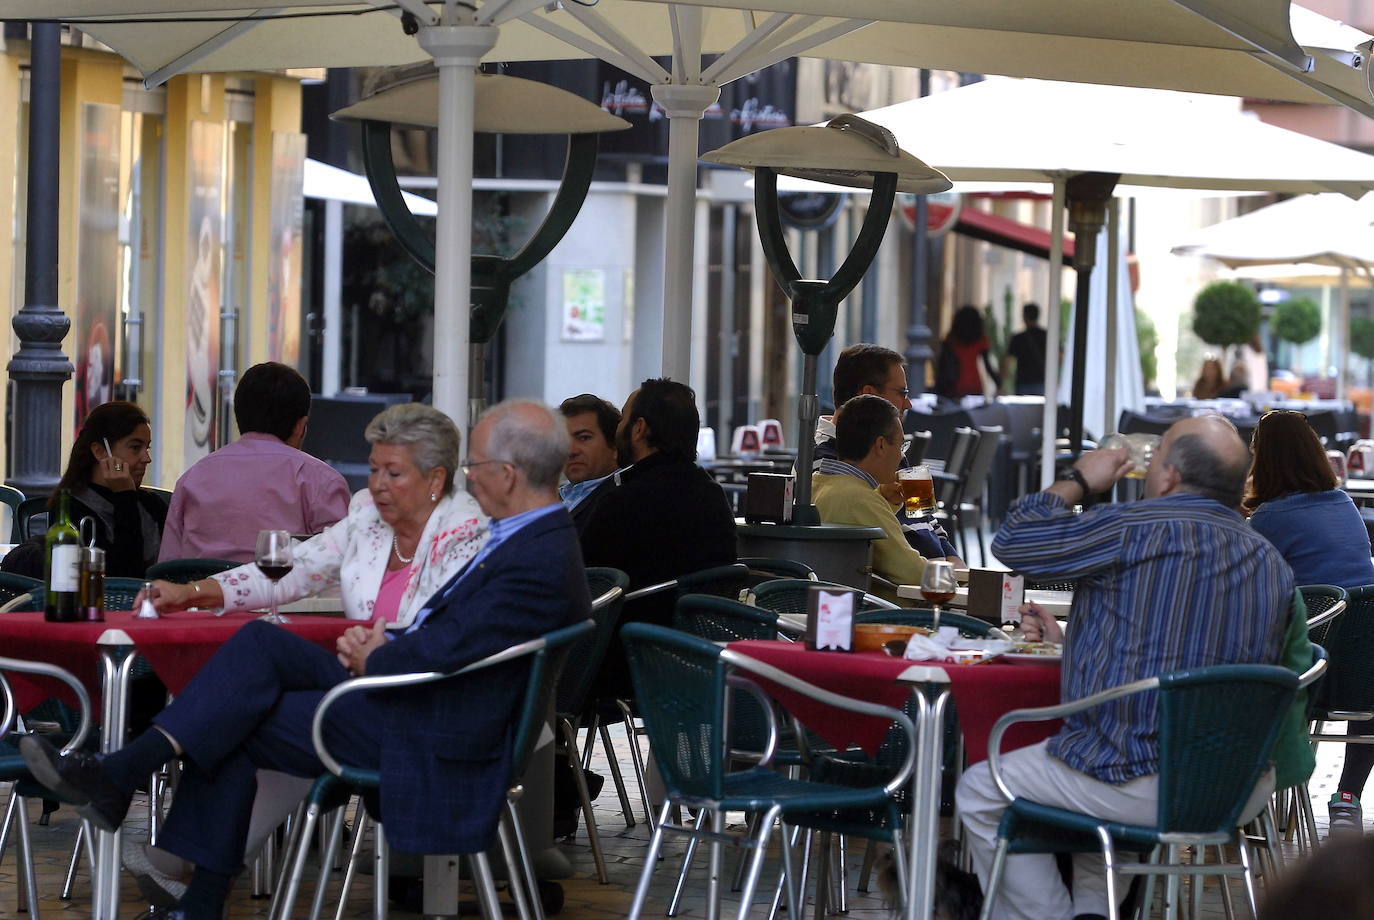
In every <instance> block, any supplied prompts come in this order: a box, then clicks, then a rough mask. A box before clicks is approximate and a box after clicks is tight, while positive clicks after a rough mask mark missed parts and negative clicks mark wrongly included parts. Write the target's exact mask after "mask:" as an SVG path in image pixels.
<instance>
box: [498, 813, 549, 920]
mask: <svg viewBox="0 0 1374 920" xmlns="http://www.w3.org/2000/svg"><path fill="white" fill-rule="evenodd" d="M522 791H523V790H522ZM518 798H519V796H518V795H517V796H516V798H514V799H513V798H507V799H506V815H507V817H509V818H510V825H511V835H512V836H513V837H514V838H515V855H516V856H517V857H519V868H520V873H521V875H522V876H523V877H524V880H525V887H526V889H527V890H528V891H529V894H530V902H531V904H532V909H531V911H530V913H531V914H532V915H533V916H534V920H544V902H543V901H541V900H539V876H538V875H536V874H535V871H534V861H533V860H532V859H530V847H529V841H527V840H526V839H525V829H524V828H523V827H522V826H521V825H520V813H519V812H518V811H516V808H515V802H516V800H517V799H518ZM509 871H511V872H514V870H513V869H512V870H509ZM511 884H512V885H514V884H515V879H514V878H513V877H512V879H511Z"/></svg>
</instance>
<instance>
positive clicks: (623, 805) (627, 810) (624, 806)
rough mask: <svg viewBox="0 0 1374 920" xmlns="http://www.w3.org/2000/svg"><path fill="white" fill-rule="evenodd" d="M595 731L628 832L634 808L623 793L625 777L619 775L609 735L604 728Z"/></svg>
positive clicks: (631, 823) (631, 824) (617, 762)
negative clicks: (599, 740) (598, 735)
mask: <svg viewBox="0 0 1374 920" xmlns="http://www.w3.org/2000/svg"><path fill="white" fill-rule="evenodd" d="M597 731H598V732H599V733H600V735H601V748H602V750H604V751H605V752H606V760H607V762H608V763H609V765H610V769H611V782H613V783H615V794H616V795H617V796H618V797H619V798H620V813H621V814H622V815H624V816H625V829H626V830H629V829H630V828H632V827H634V826H635V813H634V808H633V807H632V806H631V805H630V796H629V794H628V793H627V792H626V791H625V777H624V776H622V775H621V773H620V761H619V760H617V759H616V756H615V746H614V745H612V744H611V733H610V732H609V731H607V730H606V726H604V725H602V726H599V728H598V729H597Z"/></svg>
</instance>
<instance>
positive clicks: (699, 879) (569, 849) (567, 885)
mask: <svg viewBox="0 0 1374 920" xmlns="http://www.w3.org/2000/svg"><path fill="white" fill-rule="evenodd" d="M617 742H618V746H619V747H620V749H621V753H622V760H623V762H624V763H625V764H626V765H627V767H628V762H629V758H628V752H627V750H626V749H625V748H624V745H625V743H626V742H625V739H624V737H623V735H620V736H617ZM1341 757H1342V746H1341V745H1338V744H1323V745H1321V746H1320V749H1319V761H1318V767H1317V772H1316V774H1315V775H1314V776H1313V779H1312V784H1311V788H1312V797H1313V800H1314V805H1315V811H1316V816H1317V822H1318V824H1319V826H1320V831H1321V835H1322V836H1323V837H1325V834H1326V807H1325V802H1326V800H1327V798H1328V797H1329V796H1330V794H1331V790H1332V789H1333V788H1334V784H1335V781H1336V777H1337V776H1338V775H1339V772H1340V764H1341ZM593 769H595V770H596V771H597V772H600V773H602V774H603V775H605V774H606V772H607V770H606V764H605V762H604V759H603V758H601V756H600V754H599V753H598V755H597V757H596V760H595V761H594V763H593ZM631 793H632V796H633V786H632V787H631ZM0 795H3V796H5V798H4V799H0V801H6V800H7V796H8V790H3V791H0ZM137 811H139V808H138V805H137V804H136V805H135V812H137ZM596 811H597V817H598V823H599V825H600V826H601V827H602V828H603V838H602V839H603V845H604V848H605V851H606V858H607V862H608V863H609V866H608V868H609V874H610V877H611V881H610V884H608V885H600V884H598V883H597V881H596V877H595V867H594V864H593V861H592V856H591V849H590V847H589V846H588V845H587V840H586V836H585V834H582V833H580V832H579V834H578V836H577V837H576V839H575V840H574V841H573V842H572V843H571V844H565V845H563V850H564V851H565V852H566V854H567V855H568V857H569V858H570V860H571V862H572V865H573V876H572V877H571V878H569V879H566V880H564V881H563V886H564V890H565V893H566V904H565V906H564V908H563V911H562V913H561V914H560V915H559V916H560V917H563V918H570V920H609V918H613V917H624V916H625V915H626V914H627V912H628V910H629V905H630V901H631V898H632V896H633V892H634V886H635V884H636V882H637V881H638V877H639V874H640V870H641V868H642V867H643V864H644V860H643V854H644V852H645V850H646V849H647V842H648V831H647V829H646V827H645V825H644V823H643V820H642V815H638V814H637V816H636V817H637V819H638V822H637V824H636V826H635V827H634V828H633V829H630V830H627V829H626V828H625V825H624V821H623V819H622V818H621V815H620V809H619V805H618V803H617V800H616V796H615V791H614V789H613V787H612V785H611V783H610V782H609V780H608V781H607V783H606V788H605V790H604V791H603V792H602V794H601V797H600V798H599V799H598V801H597V803H596ZM636 811H638V807H636ZM144 813H145V814H146V811H145V812H144ZM36 815H37V811H36V810H35V811H34V812H33V817H36ZM1368 820H1369V819H1368V818H1367V819H1366V822H1367V823H1368ZM141 822H142V819H141V818H138V817H137V816H136V817H135V818H134V819H133V820H132V821H131V823H132V824H134V825H135V826H137V825H139V824H140V823H141ZM76 823H77V822H76V821H75V818H74V815H73V813H72V812H71V811H70V810H69V809H64V810H62V811H59V812H58V813H57V814H56V815H54V820H53V822H52V824H51V825H50V826H49V827H38V826H36V825H35V826H32V827H31V831H32V834H33V841H34V846H35V848H36V850H37V852H38V864H39V865H38V873H39V875H38V884H39V890H40V892H41V896H42V902H41V905H40V907H41V910H42V912H43V913H44V914H47V915H49V916H64V917H76V916H83V915H88V914H89V907H90V881H89V876H88V874H87V872H86V867H85V865H84V863H83V865H82V868H81V871H80V874H79V875H78V879H77V883H76V887H75V891H74V893H73V898H72V900H70V901H63V900H60V899H59V897H58V895H59V893H60V890H61V887H62V881H63V878H64V876H65V872H66V867H67V860H68V857H69V855H70V852H71V847H72V841H73V839H74V835H75V830H76ZM136 833H140V834H141V833H142V828H139V829H138V830H137V831H136ZM681 849H682V844H681V843H676V842H674V843H670V844H669V846H668V854H669V858H668V859H665V860H663V861H662V862H661V863H660V867H659V869H658V871H657V872H656V873H655V875H654V884H653V888H652V890H651V894H650V901H649V905H648V908H647V909H646V911H645V916H646V917H657V916H661V915H662V911H663V910H664V909H665V907H666V904H667V899H668V897H669V895H670V894H671V891H672V885H673V883H674V881H675V877H676V872H677V867H678V865H679V854H680V852H681ZM1288 849H1289V850H1291V849H1292V847H1291V845H1289V847H1288ZM862 855H863V850H862V843H857V844H856V845H855V846H854V848H853V849H852V850H851V851H850V853H849V865H850V871H851V875H850V877H851V886H852V885H853V881H852V880H853V879H854V878H856V877H857V873H858V870H859V865H860V862H861V860H862ZM697 865H698V869H697V871H696V873H695V874H694V876H693V878H692V882H691V883H690V884H689V886H688V893H687V896H686V899H685V901H684V906H683V908H682V910H681V913H680V915H681V916H684V917H689V918H690V917H701V916H704V914H705V896H704V895H705V892H704V889H705V882H704V875H705V861H704V855H703V856H701V857H699V859H698V863H697ZM777 865H778V861H777V860H776V859H773V860H770V863H769V868H768V869H765V874H764V878H763V881H762V883H761V885H760V890H761V891H763V892H767V893H768V894H769V895H771V892H772V890H773V885H774V882H775V881H776V878H777V869H776V867H777ZM15 871H16V870H15V855H14V847H13V846H11V847H8V848H7V851H6V852H5V854H4V858H3V859H2V860H0V918H6V920H7V918H15V917H16V916H27V914H18V913H17V911H16V878H15ZM371 881H372V879H371V876H369V875H363V876H361V877H360V878H359V880H358V882H357V883H356V885H355V888H354V891H353V893H352V895H351V897H350V899H349V903H348V905H347V909H346V911H345V914H344V916H345V917H346V918H366V917H368V916H370V914H371V908H370V903H371V902H370V898H371V888H372V886H371ZM334 886H335V887H337V881H336V882H334ZM875 887H876V886H875ZM309 890H310V889H308V888H307V892H308V891H309ZM1233 890H1234V893H1235V896H1236V899H1237V904H1238V905H1239V904H1240V903H1241V898H1242V896H1241V892H1240V888H1239V885H1238V884H1237V885H1235V886H1234V888H1233ZM122 893H123V904H124V911H123V914H124V916H126V917H135V916H136V915H137V914H139V913H140V912H142V910H143V909H144V905H143V904H141V903H140V901H139V900H138V893H137V889H136V888H135V887H134V885H133V883H132V880H129V879H127V878H126V880H125V883H124V886H123V889H122ZM331 894H332V892H331ZM760 900H766V898H761V899H760ZM327 903H329V904H330V905H332V904H333V903H334V902H333V898H332V897H331V899H330V901H329V902H327ZM729 903H730V907H729V908H728V912H727V914H726V916H733V915H734V912H735V911H736V910H737V909H738V907H737V903H738V901H737V898H735V897H734V896H731V900H730V902H729ZM508 906H509V905H508ZM267 907H268V902H267V900H265V899H262V900H260V899H254V898H252V897H251V886H250V883H249V881H248V879H247V878H246V877H245V878H242V879H240V880H239V882H238V885H237V886H236V888H235V890H234V895H233V900H232V903H231V906H230V912H229V917H230V920H249V918H262V917H266V915H267ZM849 907H850V910H849V916H850V917H851V918H853V920H880V918H886V917H888V916H889V912H888V911H887V909H886V908H885V906H884V904H883V903H882V900H881V898H880V897H879V896H878V895H877V894H876V893H874V894H863V893H860V892H857V891H853V890H851V892H850V903H849ZM329 909H330V910H332V906H331V907H330V908H329ZM306 912H307V911H306V907H305V905H304V904H300V905H298V907H297V911H296V914H297V916H303V915H304V914H305V913H306ZM507 912H508V913H511V912H512V910H508V911H507ZM391 914H392V916H395V917H398V918H405V917H410V916H413V915H411V914H408V913H405V912H402V911H400V910H392V912H391ZM766 915H767V908H766V903H759V902H756V904H755V907H754V909H753V911H752V912H751V916H759V917H764V916H766ZM1241 915H1242V916H1245V915H1246V912H1245V911H1244V910H1243V909H1242V910H1241ZM1222 916H1224V915H1223V913H1222V909H1221V900H1220V897H1219V894H1218V891H1217V888H1216V887H1215V884H1214V883H1213V884H1212V885H1209V886H1208V888H1207V890H1206V893H1205V898H1204V902H1203V911H1202V913H1201V917H1203V918H1214V917H1216V918H1220V917H1222Z"/></svg>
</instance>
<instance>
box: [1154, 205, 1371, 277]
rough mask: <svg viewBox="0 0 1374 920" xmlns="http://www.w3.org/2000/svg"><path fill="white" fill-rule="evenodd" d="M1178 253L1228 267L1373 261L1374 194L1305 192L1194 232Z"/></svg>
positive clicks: (1342, 264) (1348, 264)
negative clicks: (1354, 197)
mask: <svg viewBox="0 0 1374 920" xmlns="http://www.w3.org/2000/svg"><path fill="white" fill-rule="evenodd" d="M1173 252H1174V253H1175V254H1176V255H1181V256H1205V257H1207V258H1209V259H1216V260H1217V261H1218V262H1221V263H1222V264H1224V265H1226V266H1227V267H1229V268H1237V267H1240V266H1243V265H1282V264H1289V263H1292V264H1299V263H1307V264H1313V265H1333V266H1336V267H1337V268H1349V267H1351V266H1356V265H1374V196H1366V197H1365V198H1363V199H1361V200H1359V201H1352V200H1351V199H1349V198H1347V197H1345V196H1344V195H1333V194H1327V195H1303V196H1301V197H1298V198H1290V199H1289V200H1287V201H1280V202H1279V203H1278V204H1271V205H1269V206H1268V207H1264V208H1260V209H1258V210H1256V211H1251V212H1250V213H1249V214H1242V215H1241V216H1240V217H1233V218H1231V219H1230V220H1224V221H1222V222H1221V223H1217V224H1213V225H1212V226H1210V227H1204V228H1203V229H1201V230H1199V231H1197V232H1196V233H1193V234H1191V235H1190V236H1189V237H1188V239H1186V240H1184V241H1183V242H1181V243H1179V244H1178V245H1177V246H1175V247H1174V248H1173Z"/></svg>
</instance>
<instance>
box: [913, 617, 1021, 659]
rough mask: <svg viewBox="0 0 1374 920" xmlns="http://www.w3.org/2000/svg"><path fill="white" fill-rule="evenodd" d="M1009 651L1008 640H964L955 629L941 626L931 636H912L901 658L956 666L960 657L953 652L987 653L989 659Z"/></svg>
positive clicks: (1010, 644) (1009, 643)
mask: <svg viewBox="0 0 1374 920" xmlns="http://www.w3.org/2000/svg"><path fill="white" fill-rule="evenodd" d="M1011 650H1012V643H1011V641H1010V640H1008V639H994V638H990V637H989V638H979V639H965V638H963V637H962V636H960V635H959V630H958V628H957V627H954V626H941V627H940V630H939V632H938V633H937V634H936V635H933V636H922V635H919V634H917V635H913V636H912V637H911V639H910V641H908V642H907V644H906V653H905V654H904V655H903V656H902V657H904V658H909V659H911V660H912V661H938V662H942V663H947V664H958V663H959V661H960V656H958V655H955V654H954V653H955V652H967V651H979V652H987V657H989V658H991V657H992V656H994V655H1002V654H1005V653H1006V652H1009V651H1011Z"/></svg>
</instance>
